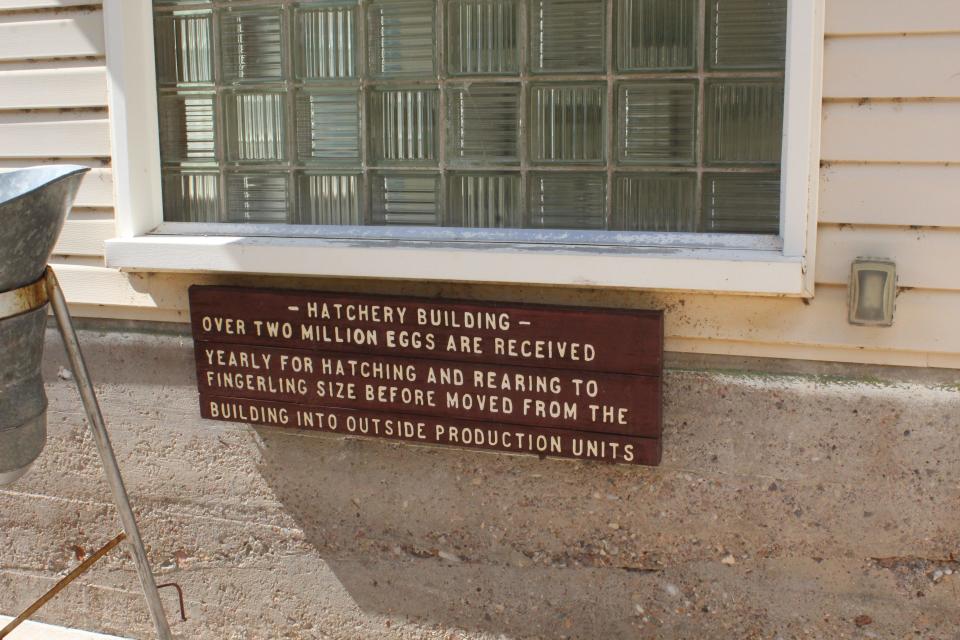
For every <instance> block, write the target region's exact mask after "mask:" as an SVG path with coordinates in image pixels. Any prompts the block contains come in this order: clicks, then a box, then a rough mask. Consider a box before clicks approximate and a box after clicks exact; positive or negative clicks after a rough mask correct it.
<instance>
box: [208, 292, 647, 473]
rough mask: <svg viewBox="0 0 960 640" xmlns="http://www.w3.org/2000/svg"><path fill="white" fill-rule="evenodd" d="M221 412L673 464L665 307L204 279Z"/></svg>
mask: <svg viewBox="0 0 960 640" xmlns="http://www.w3.org/2000/svg"><path fill="white" fill-rule="evenodd" d="M190 314H191V320H192V325H193V336H194V340H195V349H196V362H197V381H198V386H199V390H200V404H201V413H202V415H203V416H204V417H206V418H211V419H217V420H231V421H238V422H249V423H254V424H263V425H273V426H280V427H291V428H300V429H314V430H321V431H331V432H335V433H343V434H347V435H359V436H367V437H380V438H390V439H396V440H401V441H405V442H412V443H416V444H434V445H436V444H441V445H454V446H460V447H467V448H474V449H485V450H492V451H506V452H511V453H531V454H536V455H541V456H555V457H564V458H578V459H588V460H589V459H593V460H603V461H607V462H624V463H634V464H658V463H659V460H660V435H661V428H662V427H661V424H662V382H661V378H662V368H663V316H662V313H661V312H658V311H625V310H614V309H584V308H572V307H547V306H538V305H522V304H501V303H476V302H457V301H438V300H427V299H417V298H401V297H391V296H370V295H353V294H343V293H324V292H313V291H283V290H273V289H250V288H236V287H207V286H194V287H191V289H190Z"/></svg>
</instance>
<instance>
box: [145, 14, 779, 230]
mask: <svg viewBox="0 0 960 640" xmlns="http://www.w3.org/2000/svg"><path fill="white" fill-rule="evenodd" d="M786 17H787V0H312V1H294V0H273V1H267V0H220V1H215V0H154V29H155V36H156V37H155V41H156V66H157V82H158V99H159V103H158V106H159V124H160V138H161V139H160V150H161V159H162V164H163V180H162V185H163V199H164V211H165V219H166V220H167V221H171V222H207V223H211V222H213V223H216V222H225V223H227V222H229V223H274V224H276V223H280V224H297V225H351V226H364V225H366V226H407V225H413V226H435V227H459V228H497V229H511V228H528V229H552V230H590V231H598V232H603V231H619V232H623V231H628V232H642V231H655V232H691V233H754V234H776V233H778V232H779V224H780V222H779V220H780V157H781V140H782V133H783V131H782V130H783V105H784V102H783V100H784V64H785V62H784V61H785V51H786Z"/></svg>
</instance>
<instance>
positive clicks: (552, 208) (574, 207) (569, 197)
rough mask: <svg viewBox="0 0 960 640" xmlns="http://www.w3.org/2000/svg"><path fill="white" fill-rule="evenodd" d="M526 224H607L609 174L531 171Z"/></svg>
mask: <svg viewBox="0 0 960 640" xmlns="http://www.w3.org/2000/svg"><path fill="white" fill-rule="evenodd" d="M529 198H530V210H529V212H528V216H529V218H528V223H527V226H529V227H531V228H534V229H594V230H602V229H606V228H607V215H606V209H607V176H606V174H604V173H568V172H562V173H561V172H557V173H534V174H531V175H530V188H529Z"/></svg>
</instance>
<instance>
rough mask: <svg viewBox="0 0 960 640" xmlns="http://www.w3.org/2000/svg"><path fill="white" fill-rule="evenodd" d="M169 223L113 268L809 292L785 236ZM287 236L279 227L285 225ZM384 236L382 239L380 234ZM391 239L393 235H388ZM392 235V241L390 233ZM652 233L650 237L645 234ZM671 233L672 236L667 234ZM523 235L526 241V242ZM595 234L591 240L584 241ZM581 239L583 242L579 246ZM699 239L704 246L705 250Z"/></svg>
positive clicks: (113, 243)
mask: <svg viewBox="0 0 960 640" xmlns="http://www.w3.org/2000/svg"><path fill="white" fill-rule="evenodd" d="M182 226H183V225H164V226H163V227H162V228H161V229H160V232H161V233H159V234H151V235H145V236H139V237H134V238H118V239H114V240H109V241H107V266H110V267H115V268H120V269H124V270H129V271H152V272H162V271H179V272H202V273H247V274H264V275H298V276H326V277H358V278H396V279H409V280H444V281H460V282H487V283H511V284H540V285H574V286H598V287H617V288H629V289H644V290H671V291H707V292H711V293H727V294H748V295H778V296H809V295H810V293H811V292H809V291H807V290H806V288H805V278H804V272H805V266H804V261H803V259H802V258H800V257H789V256H784V255H783V252H782V250H781V249H780V248H779V246H778V245H779V242H780V241H779V238H775V237H769V238H765V237H761V236H743V237H741V238H730V237H729V236H728V237H726V238H723V241H724V243H725V245H726V246H703V245H704V244H707V245H709V244H711V242H713V241H714V240H716V239H717V238H718V237H716V236H713V237H711V236H699V237H697V236H687V235H684V234H672V235H671V236H670V238H671V240H672V244H670V245H669V246H664V245H663V244H659V245H658V246H649V243H648V244H647V245H646V246H641V245H640V244H639V242H638V243H637V244H634V245H619V246H615V245H610V244H601V243H599V242H598V241H597V240H596V237H594V238H593V242H592V243H590V237H589V236H584V237H579V236H578V235H577V234H573V235H569V234H568V235H569V237H567V238H566V240H567V242H566V243H564V242H562V241H560V240H562V239H563V236H556V235H555V236H553V238H554V239H553V240H552V241H550V242H544V239H543V237H537V238H536V239H535V240H536V241H534V236H535V235H536V233H535V232H533V233H528V235H529V236H530V239H529V241H525V242H524V241H521V242H517V240H518V238H517V236H516V232H511V233H512V234H513V240H514V241H513V242H505V241H502V240H500V241H498V240H497V239H496V238H497V235H498V234H497V233H493V234H491V233H489V232H482V233H478V234H476V235H472V234H467V235H464V234H463V233H462V232H461V233H459V234H456V235H455V236H454V235H451V236H450V237H449V238H444V233H443V232H442V230H441V231H440V233H439V235H437V232H438V230H436V229H432V230H431V232H432V233H433V237H432V238H431V239H430V240H426V239H417V237H416V233H414V234H413V235H410V234H408V233H405V232H403V231H395V232H394V231H391V232H384V231H383V230H380V231H376V232H364V231H363V230H353V231H352V232H351V231H349V230H341V231H339V235H340V236H341V237H333V238H331V237H319V236H320V235H321V234H328V233H329V231H330V229H329V228H328V229H323V228H316V229H315V230H314V231H313V232H312V233H309V232H308V233H306V234H305V235H302V236H301V237H289V227H286V228H285V229H283V231H284V232H285V236H284V237H280V236H279V235H272V234H270V233H269V231H270V228H269V227H260V231H259V235H255V236H251V235H242V236H241V235H220V234H223V233H225V232H226V233H230V232H235V233H237V234H239V232H240V230H241V229H242V230H244V232H245V233H246V234H249V233H250V232H251V228H250V226H248V225H244V226H242V227H241V226H239V225H238V226H237V228H236V229H230V228H226V229H225V228H223V227H222V226H221V227H220V228H219V229H218V231H217V235H212V234H210V235H196V232H194V235H162V233H167V232H169V233H173V232H175V231H182V229H179V227H182ZM278 233H279V231H278ZM372 234H376V236H377V237H372ZM384 236H387V237H384ZM390 236H392V237H390ZM640 239H643V238H640ZM660 239H662V238H660ZM521 240H523V239H521ZM585 240H586V243H584V242H585ZM574 241H576V244H573V242H574ZM697 245H699V246H697Z"/></svg>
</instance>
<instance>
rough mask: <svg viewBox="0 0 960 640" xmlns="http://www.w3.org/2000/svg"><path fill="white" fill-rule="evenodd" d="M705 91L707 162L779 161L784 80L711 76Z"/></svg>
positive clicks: (741, 163)
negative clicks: (731, 78) (735, 78)
mask: <svg viewBox="0 0 960 640" xmlns="http://www.w3.org/2000/svg"><path fill="white" fill-rule="evenodd" d="M705 91H706V94H707V95H706V104H705V107H704V110H705V111H704V113H705V116H704V117H705V118H706V130H705V138H706V139H705V145H704V146H705V150H706V151H705V162H707V163H708V164H722V165H770V166H774V165H777V164H779V162H780V151H781V144H782V135H783V81H782V80H765V79H737V80H708V81H707V83H706V89H705Z"/></svg>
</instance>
